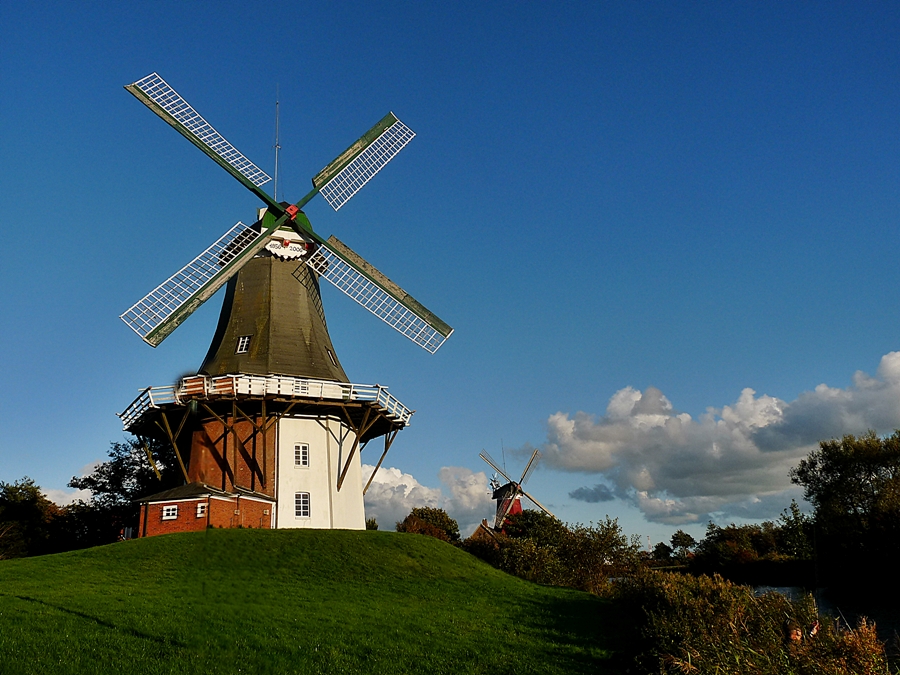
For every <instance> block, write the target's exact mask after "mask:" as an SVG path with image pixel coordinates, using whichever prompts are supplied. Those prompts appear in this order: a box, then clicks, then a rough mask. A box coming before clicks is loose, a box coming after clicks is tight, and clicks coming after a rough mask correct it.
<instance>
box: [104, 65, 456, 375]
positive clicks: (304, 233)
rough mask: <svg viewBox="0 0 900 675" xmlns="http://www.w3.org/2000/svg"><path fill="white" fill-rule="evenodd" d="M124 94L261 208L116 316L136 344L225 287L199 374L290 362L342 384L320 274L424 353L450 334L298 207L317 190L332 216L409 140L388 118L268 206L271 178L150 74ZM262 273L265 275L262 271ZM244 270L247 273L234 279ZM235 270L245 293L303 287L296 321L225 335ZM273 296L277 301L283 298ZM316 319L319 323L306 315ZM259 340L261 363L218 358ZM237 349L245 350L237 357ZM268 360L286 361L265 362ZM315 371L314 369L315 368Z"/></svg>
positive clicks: (236, 325)
mask: <svg viewBox="0 0 900 675" xmlns="http://www.w3.org/2000/svg"><path fill="white" fill-rule="evenodd" d="M125 88H126V89H127V90H128V91H129V92H131V93H132V94H133V95H134V96H135V97H136V98H138V100H140V101H141V102H142V103H144V104H145V105H146V106H147V107H148V108H150V109H151V110H152V111H153V112H154V113H156V114H157V115H159V116H160V117H161V118H162V119H163V120H165V121H166V122H167V123H168V124H169V125H171V126H172V127H173V128H174V129H175V130H176V131H178V132H179V133H180V134H181V135H182V136H184V137H185V138H187V139H188V140H189V141H190V142H191V143H193V144H194V145H195V146H197V147H198V148H199V149H200V150H201V151H203V152H204V153H205V154H206V155H207V156H209V157H210V158H211V159H212V160H213V161H215V162H216V163H217V164H219V166H221V167H222V168H223V169H225V170H226V171H227V172H228V173H230V174H231V175H232V176H234V178H236V179H237V180H238V181H239V182H240V183H241V184H243V185H244V186H245V187H246V188H247V189H248V190H250V191H251V192H252V193H253V194H255V195H256V196H257V197H259V199H260V200H262V202H263V203H264V204H265V208H266V210H265V213H264V214H263V216H262V217H261V219H260V220H259V221H258V222H257V223H255V224H254V225H252V226H248V225H245V224H244V223H242V222H238V223H237V224H235V225H234V226H233V227H232V228H231V229H229V230H228V231H227V232H226V233H225V234H224V235H222V236H221V237H220V238H219V239H217V240H216V241H215V242H214V243H213V244H212V245H210V246H209V247H208V248H207V249H206V250H205V251H203V252H202V253H201V254H200V255H198V256H197V257H196V258H194V259H193V260H192V261H191V262H189V263H188V264H187V265H185V266H184V267H183V268H181V269H180V270H179V271H178V272H176V273H175V274H173V275H172V276H171V277H169V278H168V279H167V280H166V281H164V282H163V283H162V284H160V285H159V286H158V287H156V288H155V289H154V290H153V291H151V292H150V293H148V294H147V295H146V296H145V297H144V298H142V299H141V300H139V301H138V302H137V303H135V304H134V305H133V306H132V307H130V308H129V309H128V310H126V311H125V312H124V313H123V314H122V315H121V319H122V320H123V321H124V322H125V323H126V324H127V325H128V326H129V327H130V328H131V329H132V330H134V331H135V332H136V333H137V334H138V335H139V336H140V337H141V338H142V339H143V340H144V341H145V342H147V343H148V344H150V345H152V346H154V347H155V346H157V345H159V344H160V343H161V342H162V341H163V340H164V339H165V338H166V337H167V336H168V335H169V334H170V333H171V332H172V331H174V330H175V329H176V328H177V327H178V325H180V324H181V323H182V322H183V321H184V320H186V319H187V318H188V317H189V316H190V315H191V313H193V312H194V311H195V310H196V309H197V308H198V307H200V305H202V304H203V303H204V302H205V301H206V300H208V299H209V298H210V297H212V295H213V294H215V292H216V291H217V290H218V289H219V288H221V287H222V286H223V285H224V284H226V283H229V284H230V290H229V291H228V300H227V301H228V302H229V303H230V305H232V308H231V309H230V310H229V316H228V317H227V318H226V316H225V314H226V311H225V308H223V314H222V317H221V318H220V322H219V327H218V328H217V331H216V336H217V337H216V338H214V340H213V345H212V347H211V348H210V353H209V354H208V355H207V358H206V360H205V361H204V366H203V367H204V369H212V370H214V371H217V372H224V371H222V369H223V368H224V369H225V370H228V369H231V368H237V369H238V370H240V369H241V368H245V369H246V368H249V369H250V370H249V371H248V370H244V371H241V372H254V370H255V369H259V370H261V371H266V372H280V370H288V371H292V372H293V371H295V370H296V367H295V366H294V365H291V364H290V363H289V361H290V359H291V358H294V359H295V360H297V359H299V360H300V361H303V362H304V363H313V364H314V366H311V367H313V370H314V372H317V373H319V374H312V373H306V374H307V375H309V376H311V377H320V378H323V379H334V380H341V381H346V375H344V373H343V369H342V368H341V367H340V364H339V363H338V362H337V359H336V356H335V355H334V350H333V347H332V346H331V340H330V337H328V333H327V329H325V328H324V326H325V322H324V314H322V312H321V300H320V299H318V298H319V295H318V279H320V278H321V279H325V280H326V281H328V282H330V283H332V284H333V285H335V286H336V287H337V288H338V289H340V290H341V291H342V292H344V293H345V294H346V295H348V296H349V297H350V298H352V299H353V300H355V301H356V302H357V303H359V304H360V305H362V306H363V307H365V308H366V309H368V310H369V311H370V312H371V313H373V314H375V316H377V317H378V318H380V319H381V320H382V321H384V322H385V323H387V324H388V325H390V326H391V327H393V328H394V329H395V330H397V331H399V332H400V333H402V334H403V335H405V336H406V337H408V338H409V339H410V340H412V341H413V342H415V343H416V344H418V345H419V346H421V347H422V348H423V349H425V350H426V351H428V352H430V353H434V352H436V351H437V350H438V349H439V348H440V347H441V345H442V344H443V343H444V342H445V341H446V340H447V338H449V337H450V335H451V334H452V333H453V329H452V328H450V326H448V325H447V324H446V323H445V322H443V321H442V320H441V319H439V318H438V317H437V316H436V315H434V314H433V313H432V312H430V311H428V310H427V309H426V308H425V307H424V306H423V305H421V304H420V303H419V302H417V301H416V300H415V299H414V298H413V297H412V296H410V295H409V294H408V293H406V292H405V291H404V290H403V289H402V288H400V287H399V286H398V285H397V284H395V283H393V282H392V281H391V280H390V279H388V278H387V277H386V276H385V275H383V274H382V273H381V272H379V271H378V270H377V269H376V268H375V267H374V266H373V265H371V264H370V263H368V262H367V261H365V260H364V259H363V258H362V257H361V256H359V255H357V254H356V253H354V252H353V251H352V250H351V249H350V248H349V247H348V246H346V245H345V244H343V243H342V242H340V241H339V240H338V239H337V238H335V237H333V236H332V237H329V238H328V239H327V240H326V239H324V238H322V237H321V236H319V235H318V234H317V233H316V232H314V231H313V228H312V225H311V224H310V222H309V219H308V218H307V217H306V215H305V214H304V213H303V211H301V209H302V208H303V206H304V205H305V204H307V203H308V202H309V201H310V200H311V199H312V198H313V197H315V195H316V194H319V193H321V194H322V196H323V197H324V198H325V200H326V201H327V202H328V203H329V204H330V205H331V206H332V208H333V209H334V210H335V211H337V210H338V209H340V208H341V207H342V206H343V205H344V204H345V203H346V202H347V201H348V200H349V199H350V198H351V197H353V195H355V194H356V193H357V192H358V191H359V190H360V188H362V187H363V186H364V185H365V184H366V183H367V182H368V181H369V180H370V179H371V178H372V177H373V176H374V175H375V174H376V173H378V172H379V171H380V170H381V169H382V168H383V167H384V166H385V165H386V164H387V163H388V162H389V161H390V160H391V159H393V158H394V157H395V156H396V155H397V153H399V152H400V150H402V149H403V148H404V147H405V146H406V144H407V143H409V141H410V140H412V138H413V137H414V136H415V133H414V132H413V131H412V130H410V129H409V127H407V126H406V125H404V124H403V123H402V122H401V121H400V120H399V119H397V117H396V116H395V115H394V114H393V113H388V114H387V115H385V117H384V118H382V119H381V121H379V122H378V123H377V124H376V125H375V126H374V127H372V128H371V129H370V130H369V131H368V132H366V133H365V134H364V135H363V136H362V137H361V138H360V139H359V140H358V141H356V142H355V143H354V144H353V145H351V146H350V147H349V148H347V149H346V150H345V151H344V152H343V153H341V154H340V155H339V156H338V157H337V158H336V159H334V160H333V161H332V162H330V163H329V164H328V165H327V166H326V167H325V168H324V169H322V171H320V172H319V173H318V174H316V176H315V177H314V178H313V179H312V184H313V189H312V190H311V191H310V192H309V193H308V194H307V195H306V196H304V197H303V198H302V199H301V200H300V201H298V202H296V203H294V204H288V203H284V202H278V201H276V200H275V199H273V198H272V197H270V196H269V195H268V194H267V193H266V192H265V191H264V190H262V188H261V186H262V185H264V184H265V183H267V182H268V181H269V180H271V179H270V178H269V176H268V175H267V174H266V173H265V172H264V171H262V170H261V169H260V168H259V167H257V166H256V165H255V164H254V163H253V162H251V161H250V160H249V159H247V158H246V157H245V156H244V155H243V154H242V153H241V152H239V151H238V150H237V149H236V148H235V147H234V146H233V145H231V144H230V143H229V142H228V141H226V140H225V139H224V138H223V137H222V136H221V134H219V132H218V131H216V130H215V129H214V128H213V127H212V126H211V125H210V124H209V123H208V122H207V121H206V120H205V119H204V118H203V117H202V116H200V114H199V113H197V111H196V110H194V108H193V107H191V106H190V104H188V103H187V101H185V100H184V99H183V98H182V97H181V96H180V95H179V94H178V93H177V92H176V91H175V90H174V89H172V87H170V86H169V84H168V83H167V82H166V81H165V80H163V79H162V78H161V77H160V76H159V75H158V74H156V73H151V74H150V75H148V76H147V77H144V78H143V79H141V80H138V81H137V82H135V83H133V84H130V85H127V86H126V87H125ZM261 259H268V260H269V262H267V263H264V264H263V263H258V262H254V263H253V265H255V266H258V267H259V268H260V269H259V270H255V271H253V272H252V273H251V272H250V269H249V267H248V266H251V261H259V260H261ZM276 261H277V262H287V261H297V262H300V263H302V264H303V265H305V267H302V272H301V271H300V270H299V269H298V270H295V271H294V270H292V272H291V275H290V277H291V278H292V279H293V281H291V279H290V278H288V276H287V275H286V274H285V270H284V269H279V268H278V267H277V265H276V264H275V263H276ZM266 267H267V268H268V271H266V270H265V269H263V268H266ZM245 268H246V269H247V273H246V274H243V272H244V270H245ZM297 272H300V273H299V274H298V273H297ZM239 274H241V275H243V276H248V275H250V276H255V277H257V280H258V281H259V284H260V285H258V286H256V287H255V288H268V289H270V290H271V289H280V288H284V287H286V286H288V285H289V284H290V283H294V284H296V283H298V282H299V283H300V284H303V285H304V286H305V287H306V291H307V294H308V300H301V302H300V304H299V305H298V306H297V307H296V308H293V309H292V310H291V311H296V312H297V313H298V314H299V315H300V316H299V318H297V319H296V320H287V319H285V320H281V319H279V321H281V322H282V323H283V324H284V325H279V326H269V327H268V328H267V329H266V330H264V331H263V333H264V334H265V335H267V336H268V337H265V338H264V337H263V336H262V335H263V334H262V333H257V332H254V333H253V334H252V338H251V339H250V340H248V341H247V342H246V344H244V343H242V342H241V339H242V338H248V337H251V336H250V335H249V334H247V335H242V334H230V333H229V332H228V331H229V330H232V331H237V332H238V333H239V332H240V331H241V330H242V328H241V326H243V325H245V320H246V317H244V318H242V317H241V315H240V311H239V308H238V309H237V313H235V311H236V310H235V307H236V306H237V305H238V304H239V302H238V301H239V300H240V298H237V296H236V294H237V293H239V292H241V290H240V285H241V281H242V280H241V279H240V278H238V277H237V276H236V275H239ZM248 278H249V277H248ZM231 287H233V288H231ZM278 295H279V297H280V296H282V295H284V294H283V293H279V294H278ZM301 295H302V294H301ZM273 297H274V296H273ZM317 315H318V317H319V318H316V317H317ZM279 316H282V314H279ZM320 323H321V328H320V327H319V324H320ZM254 330H256V328H254ZM266 331H268V332H266ZM298 335H302V339H303V342H304V343H305V344H306V346H305V347H304V348H302V349H300V348H299V347H298V346H297V345H298V343H297V341H296V339H297V336H298ZM290 336H294V342H291V339H292V338H291V337H290ZM263 339H265V340H267V341H268V342H267V343H266V344H267V345H268V346H267V348H266V351H267V355H266V356H265V358H266V359H269V360H268V361H266V362H265V363H262V362H261V361H260V363H257V364H256V365H249V366H248V365H247V364H248V363H249V361H247V360H246V359H245V360H244V361H242V362H240V363H239V360H236V359H229V358H226V357H225V354H224V352H226V351H228V350H233V351H234V352H235V353H234V354H232V355H231V356H240V355H241V354H243V353H247V354H249V353H251V350H253V349H256V350H257V351H256V354H259V353H260V352H259V350H260V347H259V345H260V343H261V342H262V341H263ZM254 340H256V343H255V345H254V342H253V341H254ZM273 341H274V342H273ZM279 341H280V342H279ZM275 343H277V344H275ZM244 347H246V349H247V351H246V352H242V351H241V350H242V349H243V348H244ZM291 349H299V352H303V353H298V355H296V356H295V357H286V356H285V353H286V352H287V351H290V350H291ZM304 349H305V352H304ZM275 355H278V356H277V358H280V359H287V361H282V362H277V359H276V361H272V359H273V358H275ZM249 358H250V357H248V359H249ZM241 364H243V365H241ZM319 366H321V370H315V368H318V367H319ZM279 369H280V370H279ZM231 372H237V371H234V370H232V371H231Z"/></svg>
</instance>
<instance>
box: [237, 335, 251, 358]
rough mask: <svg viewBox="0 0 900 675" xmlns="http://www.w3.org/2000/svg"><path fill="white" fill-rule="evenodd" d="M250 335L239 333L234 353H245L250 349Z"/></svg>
mask: <svg viewBox="0 0 900 675" xmlns="http://www.w3.org/2000/svg"><path fill="white" fill-rule="evenodd" d="M251 337H252V336H250V335H241V337H239V338H238V341H237V349H235V350H234V353H235V354H246V353H247V352H248V351H250V338H251Z"/></svg>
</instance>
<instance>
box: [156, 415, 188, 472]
mask: <svg viewBox="0 0 900 675" xmlns="http://www.w3.org/2000/svg"><path fill="white" fill-rule="evenodd" d="M185 415H187V411H185ZM159 416H160V417H162V421H163V424H160V423H159V421H158V420H154V421H155V422H156V426H158V427H159V428H160V429H162V430H163V431H165V432H166V435H167V436H168V437H169V443H171V444H172V449H173V450H174V451H175V456H176V457H177V458H178V465H179V466H180V467H181V474H182V475H183V476H184V482H185V483H190V482H191V479H190V478H188V472H187V469H186V468H185V467H184V460H183V459H181V453H180V452H179V451H178V444H177V443H175V436H173V435H172V427H170V426H169V418H168V417H166V413H165V411H163V410H160V411H159ZM183 424H184V421H183V420H182V425H183ZM163 425H165V426H163ZM178 429H179V431H180V430H181V427H178Z"/></svg>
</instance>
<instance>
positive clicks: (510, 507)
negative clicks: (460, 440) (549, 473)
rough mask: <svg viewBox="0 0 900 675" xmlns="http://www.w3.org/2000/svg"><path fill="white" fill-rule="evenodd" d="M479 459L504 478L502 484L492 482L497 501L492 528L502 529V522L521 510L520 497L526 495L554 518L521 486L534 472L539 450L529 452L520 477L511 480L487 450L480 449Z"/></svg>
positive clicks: (550, 514) (494, 497)
mask: <svg viewBox="0 0 900 675" xmlns="http://www.w3.org/2000/svg"><path fill="white" fill-rule="evenodd" d="M479 457H481V459H483V460H484V461H485V462H487V463H488V465H490V467H491V468H492V469H493V470H494V471H495V473H496V474H498V475H500V476H503V478H505V479H506V483H505V484H503V485H497V484H496V483H492V484H493V485H494V486H495V487H494V494H493V499H494V500H496V502H497V516H496V518H495V519H494V529H495V530H501V529H503V524H504V523H505V522H506V519H507V518H508V517H509V516H511V515H513V514H515V513H521V512H522V497H523V496H525V497H528V499H530V500H531V501H532V502H533V503H534V505H535V506H537V507H538V508H539V509H541V511H543V512H544V513H546V514H547V515H548V516H551V517H553V518H555V517H556V516H554V515H553V514H552V513H550V511H549V510H548V509H547V508H546V507H545V506H544V505H543V504H541V503H540V502H539V501H538V500H537V499H535V498H534V497H532V496H531V495H530V494H528V493H527V492H525V490H524V489H522V486H524V485H525V483H526V482H528V479H529V478H531V474H532V473H534V470H535V469H536V468H537V463H538V460H539V459H540V458H541V453H540V451H539V450H537V449H536V450H535V451H534V452H532V453H531V459H529V460H528V464H526V465H525V470H524V471H523V472H522V477H521V478H520V479H519V480H518V481H514V480H512V479H511V478H510V477H509V476H507V475H506V472H505V471H503V470H502V469H501V468H500V467H499V466H498V465H497V462H495V461H494V458H493V457H491V456H490V455H489V454H488V453H487V451H485V450H482V451H481V454H480V455H479Z"/></svg>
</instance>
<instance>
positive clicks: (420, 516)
mask: <svg viewBox="0 0 900 675" xmlns="http://www.w3.org/2000/svg"><path fill="white" fill-rule="evenodd" d="M397 532H414V533H416V534H427V535H429V536H432V537H435V538H437V539H441V540H442V541H449V542H451V543H453V542H457V541H459V524H458V523H457V522H456V521H455V520H453V518H451V517H450V516H449V515H447V512H446V511H444V509H437V508H432V507H429V506H420V507H416V508H414V509H413V510H412V511H411V512H410V514H409V515H408V516H406V518H404V519H403V520H402V521H401V522H399V523H397Z"/></svg>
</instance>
